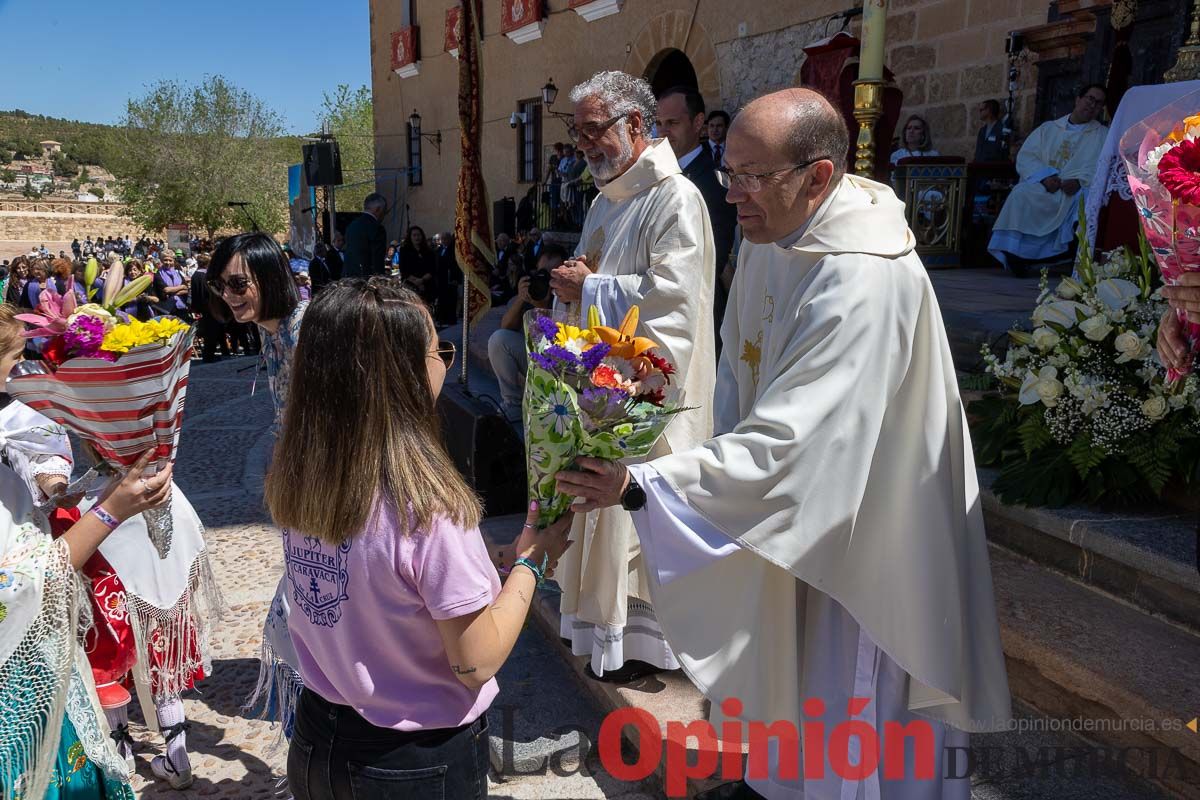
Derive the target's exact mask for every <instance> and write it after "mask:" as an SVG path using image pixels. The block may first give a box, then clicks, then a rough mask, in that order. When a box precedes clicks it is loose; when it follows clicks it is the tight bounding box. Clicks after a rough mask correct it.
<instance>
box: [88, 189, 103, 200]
mask: <svg viewBox="0 0 1200 800" xmlns="http://www.w3.org/2000/svg"><path fill="white" fill-rule="evenodd" d="M90 191H91V193H92V194H94V195H96V197H99V198H100V199H101V200H103V199H104V187H103V186H93V187H92V188H91V190H90Z"/></svg>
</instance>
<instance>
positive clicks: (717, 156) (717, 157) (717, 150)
mask: <svg viewBox="0 0 1200 800" xmlns="http://www.w3.org/2000/svg"><path fill="white" fill-rule="evenodd" d="M713 163H714V164H716V165H717V166H718V167H719V166H721V145H719V144H714V145H713Z"/></svg>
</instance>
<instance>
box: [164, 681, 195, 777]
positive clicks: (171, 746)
mask: <svg viewBox="0 0 1200 800" xmlns="http://www.w3.org/2000/svg"><path fill="white" fill-rule="evenodd" d="M155 711H156V712H157V715H158V726H159V728H161V729H162V732H163V736H164V737H166V736H168V735H169V733H170V728H171V727H172V726H175V725H182V724H184V723H185V722H187V718H186V717H185V716H184V715H183V700H181V699H180V698H178V697H172V698H170V699H169V700H163V701H162V702H161V703H159V704H157V705H156V706H155ZM167 761H168V763H170V765H171V766H172V767H174V768H175V771H176V772H184V771H185V770H189V769H191V768H192V763H191V761H190V760H189V759H188V754H187V732H186V731H184V730H183V729H180V730H179V732H178V733H176V734H175V735H174V736H172V737H171V738H170V739H168V740H167Z"/></svg>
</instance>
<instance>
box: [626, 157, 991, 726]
mask: <svg viewBox="0 0 1200 800" xmlns="http://www.w3.org/2000/svg"><path fill="white" fill-rule="evenodd" d="M913 246H914V241H913V237H912V234H911V233H910V232H909V230H908V228H907V227H906V225H905V223H904V218H903V213H902V206H901V204H900V202H899V201H898V200H897V199H896V197H895V195H894V194H893V193H892V191H891V189H889V188H888V187H886V186H883V185H882V184H878V183H875V182H873V181H869V180H866V179H863V178H858V177H854V176H847V177H845V178H843V180H842V183H841V185H840V187H839V188H838V190H837V191H836V193H835V194H834V195H833V196H832V197H831V198H830V199H829V200H828V201H827V202H826V204H825V205H824V206H822V208H821V209H820V210H819V211H818V212H817V214H816V215H814V218H813V219H812V220H811V221H810V223H809V224H808V225H807V227H806V229H804V230H803V232H802V233H801V235H800V237H799V239H798V240H796V241H795V242H794V243H792V244H790V245H789V246H788V248H787V249H784V248H783V247H780V246H777V245H774V244H769V245H756V244H750V243H746V244H744V245H743V247H742V250H741V254H740V257H739V264H738V270H737V274H736V277H735V279H734V283H733V289H732V292H731V295H730V300H729V302H730V309H731V310H733V313H727V314H726V316H725V324H724V327H723V329H722V337H723V342H724V348H723V350H722V357H721V364H720V369H719V374H718V382H717V385H718V389H717V395H716V400H715V402H714V413H715V426H714V427H715V434H716V435H715V436H714V438H712V439H710V440H708V441H707V442H705V443H703V444H702V445H700V446H698V447H695V448H693V449H691V450H690V451H676V452H675V453H673V454H671V455H667V456H664V457H661V458H657V459H655V460H653V461H651V462H649V463H648V464H646V465H644V466H640V467H637V468H635V469H636V470H637V471H638V472H639V474H641V475H642V477H643V478H645V480H643V482H642V483H643V486H647V484H649V485H650V488H648V489H647V491H648V492H652V491H654V485H655V482H656V481H655V479H657V478H661V480H662V486H665V487H667V489H668V490H669V491H671V492H673V493H674V494H675V495H676V497H677V498H678V499H679V500H681V501H683V502H684V503H686V504H687V509H688V510H690V511H691V512H694V513H695V514H697V515H699V516H700V517H702V518H703V521H704V522H705V523H706V525H707V526H709V527H710V530H711V531H713V532H715V534H714V535H717V536H718V540H717V541H715V542H711V543H710V544H708V545H705V547H702V548H700V549H701V550H703V549H709V550H711V551H712V552H713V553H714V554H715V556H713V557H711V558H706V557H704V556H696V557H689V556H684V557H683V558H680V557H678V555H677V554H678V553H679V552H681V551H683V550H687V549H688V548H687V547H685V546H683V545H682V544H681V542H683V540H684V539H685V538H686V536H685V535H684V534H682V533H681V532H680V530H679V526H678V525H677V524H674V523H672V522H671V520H672V519H674V520H679V519H683V518H685V517H686V515H683V514H676V515H675V516H671V515H666V516H663V515H661V513H660V515H659V516H658V517H655V516H654V515H653V514H652V513H651V512H646V513H641V514H638V515H636V519H637V522H638V532H639V535H640V536H641V537H642V539H643V543H644V547H645V549H646V555H647V558H648V559H649V560H650V561H651V562H652V566H653V570H654V573H655V575H656V579H655V580H651V581H650V590H651V596H652V599H653V601H654V605H655V609H656V612H657V614H658V618H659V621H660V623H661V625H662V629H663V631H664V632H665V633H666V636H667V640H668V642H669V643H670V645H671V647H672V649H673V650H674V651H675V653H676V656H677V657H678V659H679V661H680V663H681V664H682V666H683V667H684V669H685V670H686V671H687V673H688V675H689V676H690V677H691V678H692V680H693V681H695V683H696V684H697V685H698V686H699V687H700V688H701V689H702V690H703V691H704V693H705V694H706V695H707V696H708V697H709V699H710V700H711V701H712V703H713V709H714V713H717V709H718V707H719V704H720V703H721V702H722V701H723V700H725V699H728V698H737V699H738V700H740V701H741V703H742V707H743V713H742V714H741V717H742V718H744V719H746V720H756V721H765V722H771V721H775V720H787V721H791V722H793V723H799V722H800V720H801V706H802V703H803V701H804V700H805V699H806V698H805V696H804V692H805V691H806V690H811V689H812V688H813V682H812V681H811V680H810V679H811V678H812V677H813V676H811V675H806V674H805V670H806V669H810V668H812V665H813V663H814V658H815V657H816V656H815V654H820V653H822V652H825V651H829V652H835V651H836V652H841V650H840V649H838V648H839V647H840V646H837V645H835V643H833V642H830V641H827V640H826V638H827V635H826V634H824V633H822V628H823V626H822V625H821V624H817V623H816V620H820V619H823V620H825V621H826V623H827V624H826V625H825V626H824V627H827V628H829V630H840V631H843V632H846V631H848V630H851V629H852V628H853V630H854V631H856V632H858V633H859V634H860V635H861V637H860V638H859V640H858V641H857V642H856V647H855V649H856V650H859V651H861V652H865V653H867V654H868V655H869V654H870V648H878V650H879V651H880V662H879V663H880V664H884V665H886V664H888V663H891V662H894V664H895V665H896V666H898V668H899V670H900V671H901V673H902V675H903V676H904V680H903V681H902V682H901V689H900V692H901V703H900V708H901V709H906V710H908V711H912V712H918V713H919V714H920V715H921V716H923V717H927V718H930V719H932V720H935V721H939V722H943V723H946V724H947V725H950V726H953V727H954V728H956V729H958V730H959V731H991V730H997V729H1000V728H1003V727H1004V726H1005V725H1006V724H1007V722H1008V720H1009V719H1010V717H1011V708H1010V698H1009V691H1008V683H1007V678H1006V674H1005V668H1004V656H1003V652H1002V650H1001V647H1000V634H999V625H998V623H997V619H996V610H995V601H994V598H993V593H992V581H991V570H990V565H989V563H988V555H987V543H986V541H985V538H984V529H983V515H982V509H981V507H980V501H979V488H978V484H977V479H976V475H975V465H974V458H973V456H972V453H971V448H970V437H969V434H968V431H967V428H966V420H965V415H964V413H963V409H962V404H961V400H960V398H959V394H958V385H957V381H956V378H955V372H954V364H953V361H952V359H951V355H950V348H949V343H948V341H947V338H946V333H945V329H944V327H943V324H942V319H941V314H940V312H939V310H938V305H937V300H936V297H935V296H934V293H933V288H932V285H931V284H930V282H929V279H928V277H927V275H926V273H925V270H924V267H923V266H922V264H921V261H920V259H919V258H918V257H917V255H916V253H915V252H914V250H913ZM661 506H662V504H661V503H659V504H658V505H657V506H655V504H654V503H653V502H652V504H651V506H650V507H649V508H651V509H654V508H655V507H659V508H661ZM719 537H724V540H721V539H720V538H719ZM668 538H672V539H673V541H668ZM730 543H733V544H735V545H736V548H731V547H729V544H730ZM694 549H695V548H693V550H694ZM814 595H820V596H821V597H820V598H819V603H821V604H824V608H825V610H824V611H823V612H822V611H818V612H817V616H816V617H814V616H813V615H814V608H813V605H812V604H813V602H814V601H813V598H814ZM839 614H840V615H841V616H839ZM842 617H844V618H842ZM859 645H861V648H860V647H859ZM870 661H871V659H869V658H865V659H858V660H856V665H855V666H854V667H853V669H854V670H855V672H857V671H858V669H859V667H861V666H862V663H863V662H870ZM848 669H849V668H848ZM886 673H887V671H886V670H884V672H883V674H881V675H880V676H879V677H878V679H877V680H876V682H875V684H874V685H875V686H876V690H877V691H878V692H884V693H885V694H886V695H887V697H883V696H881V697H880V702H881V704H882V703H884V702H885V701H887V700H888V698H889V697H891V695H894V694H895V686H894V685H895V683H896V681H895V680H894V678H895V676H894V675H893V676H892V678H893V679H890V683H891V684H892V686H893V688H892V689H889V690H887V691H886V692H885V689H884V687H885V684H887V683H888V681H887V680H885V678H886ZM825 683H826V685H829V682H828V681H826V682H825ZM857 683H858V681H857V680H854V679H853V678H851V680H850V683H849V684H847V683H846V682H845V681H843V682H842V683H841V685H849V686H851V687H854V686H857ZM841 711H842V712H843V713H844V711H845V709H841Z"/></svg>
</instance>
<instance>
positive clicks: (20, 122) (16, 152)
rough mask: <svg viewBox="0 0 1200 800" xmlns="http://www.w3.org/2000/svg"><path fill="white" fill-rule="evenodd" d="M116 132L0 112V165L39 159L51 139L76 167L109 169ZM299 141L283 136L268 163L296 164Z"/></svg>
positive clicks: (22, 113)
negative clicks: (89, 166)
mask: <svg viewBox="0 0 1200 800" xmlns="http://www.w3.org/2000/svg"><path fill="white" fill-rule="evenodd" d="M117 130H118V128H117V127H115V126H113V125H100V124H97V123H94V122H78V121H76V120H70V119H59V118H57V117H47V116H43V115H41V114H30V113H27V112H25V111H22V110H20V109H14V110H12V111H0V164H5V163H8V162H9V161H10V160H13V159H16V160H21V158H22V157H24V156H28V157H30V158H34V157H38V156H41V154H42V151H41V147H40V146H39V144H38V143H39V142H43V141H46V140H47V139H52V140H54V141H56V142H60V143H61V144H62V148H63V153H64V155H65V157H66V158H68V159H70V160H71V161H73V162H75V163H76V164H78V165H80V166H87V165H95V166H100V167H103V168H104V169H107V170H109V171H110V172H111V171H112V170H111V168H110V162H111V160H112V159H111V157H110V156H109V153H111V148H112V146H113V144H112V143H113V141H114V139H115V134H116V132H117ZM300 145H301V140H300V138H299V137H296V136H284V137H281V138H279V139H277V140H275V141H274V142H272V144H271V148H270V152H271V155H272V160H273V161H276V162H277V163H279V164H280V165H281V166H282V165H284V164H296V163H299V161H300V157H301V152H300Z"/></svg>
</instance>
